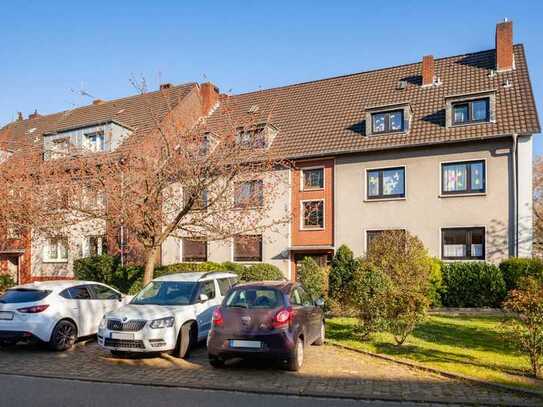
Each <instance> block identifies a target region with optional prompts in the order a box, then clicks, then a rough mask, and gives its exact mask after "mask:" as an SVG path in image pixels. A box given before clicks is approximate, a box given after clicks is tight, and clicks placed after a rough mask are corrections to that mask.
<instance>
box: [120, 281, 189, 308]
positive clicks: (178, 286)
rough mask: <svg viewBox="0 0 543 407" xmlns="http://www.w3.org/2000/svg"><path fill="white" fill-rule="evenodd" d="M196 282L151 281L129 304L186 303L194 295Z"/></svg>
mask: <svg viewBox="0 0 543 407" xmlns="http://www.w3.org/2000/svg"><path fill="white" fill-rule="evenodd" d="M197 284H198V283H196V282H193V281H152V282H151V283H149V284H148V285H147V286H145V288H144V289H143V290H141V291H140V292H139V293H138V295H136V296H135V297H134V298H133V299H132V301H130V304H135V305H147V304H153V305H188V304H190V303H191V300H192V298H193V297H194V291H195V290H196V286H197Z"/></svg>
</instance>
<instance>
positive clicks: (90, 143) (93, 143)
mask: <svg viewBox="0 0 543 407" xmlns="http://www.w3.org/2000/svg"><path fill="white" fill-rule="evenodd" d="M85 143H86V147H87V149H88V150H89V151H91V152H93V153H98V152H101V151H105V147H106V143H105V138H104V132H102V131H97V132H94V133H89V134H85Z"/></svg>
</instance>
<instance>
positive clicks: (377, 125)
mask: <svg viewBox="0 0 543 407" xmlns="http://www.w3.org/2000/svg"><path fill="white" fill-rule="evenodd" d="M371 120H372V133H374V134H378V133H391V132H395V131H403V129H404V120H403V110H395V111H392V112H385V113H373V114H372V115H371Z"/></svg>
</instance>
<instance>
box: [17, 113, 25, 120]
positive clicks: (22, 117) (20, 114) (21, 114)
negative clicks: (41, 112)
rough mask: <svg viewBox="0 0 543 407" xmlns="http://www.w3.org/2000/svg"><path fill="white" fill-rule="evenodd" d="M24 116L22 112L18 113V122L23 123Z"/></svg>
mask: <svg viewBox="0 0 543 407" xmlns="http://www.w3.org/2000/svg"><path fill="white" fill-rule="evenodd" d="M24 119H25V118H24V116H23V113H22V112H17V121H18V122H22V121H23V120H24Z"/></svg>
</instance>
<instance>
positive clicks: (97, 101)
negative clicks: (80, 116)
mask: <svg viewBox="0 0 543 407" xmlns="http://www.w3.org/2000/svg"><path fill="white" fill-rule="evenodd" d="M103 103H105V101H104V100H103V99H94V100H93V101H92V104H93V105H101V104H103Z"/></svg>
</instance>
